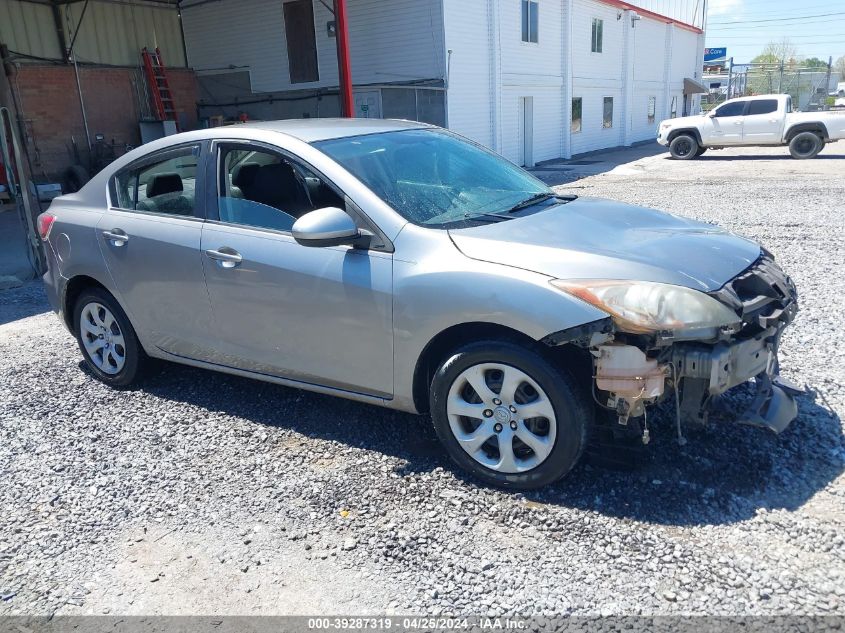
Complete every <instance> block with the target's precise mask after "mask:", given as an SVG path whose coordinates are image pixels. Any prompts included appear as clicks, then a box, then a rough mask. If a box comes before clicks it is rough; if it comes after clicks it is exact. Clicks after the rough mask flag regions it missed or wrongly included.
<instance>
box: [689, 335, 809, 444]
mask: <svg viewBox="0 0 845 633" xmlns="http://www.w3.org/2000/svg"><path fill="white" fill-rule="evenodd" d="M781 330H782V326H780V327H772V328H770V329H769V330H766V331H765V332H762V333H760V334H759V335H758V336H756V337H754V338H752V339H748V340H745V341H741V342H738V343H733V344H727V343H720V344H718V345H716V346H713V347H709V346H702V345H678V346H677V347H676V348H675V349H674V350H673V355H672V363H673V365H674V366H675V368H677V371H678V377H679V378H680V379H682V381H683V382H682V384H683V397H682V398H681V402H680V409H681V414H682V416H683V417H684V418H686V419H688V420H693V421H697V422H705V421H706V420H707V413H708V409H709V406H710V402H711V399H712V396H716V395H719V394H722V393H725V392H726V391H728V390H729V389H732V388H733V387H736V386H737V385H740V384H742V383H744V382H746V381H748V380H749V379H751V378H752V377H753V378H754V379H755V383H756V394H755V396H754V400H753V402H752V403H751V405H750V406H749V407H748V409H747V410H746V411H744V412H743V413H742V414H741V415H740V416H739V417H738V419H737V422H739V423H740V424H748V425H751V426H756V427H761V428H766V429H769V430H771V431H774V432H775V433H780V432H781V431H783V430H784V429H785V428H786V427H787V426H788V425H789V423H790V422H792V420H794V419H795V417H796V416H797V415H798V407H797V405H796V403H795V399H794V396H795V395H797V394H799V393H802V390H801V389H800V388H799V387H796V386H794V385H790V384H789V383H787V382H786V381H785V380H783V379H781V378H780V376H779V374H778V371H779V368H778V360H777V353H778V341H779V339H780V334H781Z"/></svg>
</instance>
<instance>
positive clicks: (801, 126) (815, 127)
mask: <svg viewBox="0 0 845 633" xmlns="http://www.w3.org/2000/svg"><path fill="white" fill-rule="evenodd" d="M801 132H816V133H820V134H821V136H822V139H823V140H824V141H829V140H830V135H829V134H828V132H827V126H826V125H825V124H824V123H823V122H822V121H808V122H807V123H796V124H795V125H793V126H792V127H790V128H789V129H788V130H787V131H786V136H785V137H784V138H785V140H786V142H787V143H791V142H792V139H793V138H795V137H796V136H797V135H798V134H800V133H801Z"/></svg>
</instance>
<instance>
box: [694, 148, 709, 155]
mask: <svg viewBox="0 0 845 633" xmlns="http://www.w3.org/2000/svg"><path fill="white" fill-rule="evenodd" d="M706 151H707V148H706V147H699V148H698V151H697V152H696V153H695V155H696V156H701V155H702V154H704V152H706Z"/></svg>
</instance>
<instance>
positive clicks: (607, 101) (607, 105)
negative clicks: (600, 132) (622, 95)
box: [601, 97, 613, 128]
mask: <svg viewBox="0 0 845 633" xmlns="http://www.w3.org/2000/svg"><path fill="white" fill-rule="evenodd" d="M601 126H602V127H603V128H610V127H613V97H605V98H604V113H603V117H602V124H601Z"/></svg>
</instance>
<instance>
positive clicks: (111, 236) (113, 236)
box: [103, 229, 129, 246]
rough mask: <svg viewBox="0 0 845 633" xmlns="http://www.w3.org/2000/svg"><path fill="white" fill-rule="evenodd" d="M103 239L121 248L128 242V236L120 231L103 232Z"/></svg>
mask: <svg viewBox="0 0 845 633" xmlns="http://www.w3.org/2000/svg"><path fill="white" fill-rule="evenodd" d="M103 237H104V238H106V239H107V240H108V241H109V242H111V243H112V244H113V245H115V246H123V245H124V244H126V242H128V241H129V236H128V235H127V234H126V233H125V232H124V231H123V230H121V229H112V230H111V231H103Z"/></svg>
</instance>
